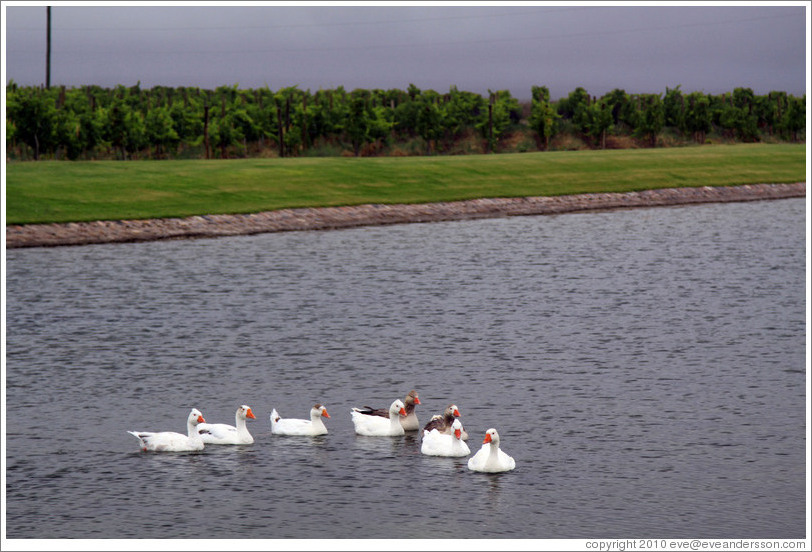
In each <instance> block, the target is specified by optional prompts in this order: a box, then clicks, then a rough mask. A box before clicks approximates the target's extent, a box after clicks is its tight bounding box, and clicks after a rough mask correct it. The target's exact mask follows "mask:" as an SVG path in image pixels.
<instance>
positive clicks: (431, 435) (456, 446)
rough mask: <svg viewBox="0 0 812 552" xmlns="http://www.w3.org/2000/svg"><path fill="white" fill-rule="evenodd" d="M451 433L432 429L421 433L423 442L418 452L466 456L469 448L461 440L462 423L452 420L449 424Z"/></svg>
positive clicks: (469, 450)
mask: <svg viewBox="0 0 812 552" xmlns="http://www.w3.org/2000/svg"><path fill="white" fill-rule="evenodd" d="M451 430H452V431H453V433H452V434H451V435H447V434H445V433H440V432H439V431H438V430H436V429H432V430H431V431H429V432H428V433H425V434H423V443H422V444H421V445H420V452H422V453H423V454H427V455H429V456H455V457H458V456H468V455H469V454H471V449H469V448H468V445H466V444H465V441H463V440H462V423H461V422H460V421H459V420H454V422H453V423H452V424H451Z"/></svg>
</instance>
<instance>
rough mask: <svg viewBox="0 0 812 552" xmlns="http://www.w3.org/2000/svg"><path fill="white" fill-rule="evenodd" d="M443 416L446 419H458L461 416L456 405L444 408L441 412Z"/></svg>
mask: <svg viewBox="0 0 812 552" xmlns="http://www.w3.org/2000/svg"><path fill="white" fill-rule="evenodd" d="M443 414H444V415H445V417H446V418H451V417H454V418H459V417H460V416H462V414H460V409H459V408H457V405H456V404H449V405H448V407H446V409H445V412H443Z"/></svg>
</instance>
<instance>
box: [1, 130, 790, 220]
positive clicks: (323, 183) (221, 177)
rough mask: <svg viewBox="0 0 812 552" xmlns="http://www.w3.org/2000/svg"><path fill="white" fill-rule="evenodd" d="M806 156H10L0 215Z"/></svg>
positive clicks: (565, 187)
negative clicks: (32, 159)
mask: <svg viewBox="0 0 812 552" xmlns="http://www.w3.org/2000/svg"><path fill="white" fill-rule="evenodd" d="M805 162H806V149H805V146H804V145H795V144H791V145H790V144H777V145H767V144H746V145H736V146H702V147H688V148H664V149H634V150H606V151H572V152H548V153H526V154H504V155H479V156H460V157H402V158H296V159H241V160H226V161H201V160H193V161H138V162H115V161H109V162H39V163H10V164H7V165H6V169H7V175H6V201H7V205H6V222H7V224H26V223H48V222H76V221H89V220H116V219H143V218H159V217H176V216H189V215H198V214H220V213H249V212H258V211H268V210H274V209H281V208H288V207H322V206H337V205H356V204H364V203H425V202H436V201H452V200H461V199H472V198H480V197H519V196H544V195H565V194H576V193H589V192H625V191H635V190H643V189H653V188H668V187H679V186H728V185H738V184H754V183H774V182H800V181H803V180H805V178H806V169H805Z"/></svg>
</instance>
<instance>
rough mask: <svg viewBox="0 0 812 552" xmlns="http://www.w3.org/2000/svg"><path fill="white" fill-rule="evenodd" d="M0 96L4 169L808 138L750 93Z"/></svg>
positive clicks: (794, 120)
mask: <svg viewBox="0 0 812 552" xmlns="http://www.w3.org/2000/svg"><path fill="white" fill-rule="evenodd" d="M6 92H7V96H6V97H7V104H6V144H7V145H6V157H7V159H33V160H37V159H43V158H46V159H72V160H73V159H122V160H125V159H167V158H206V159H210V158H230V157H254V156H279V157H289V156H306V155H355V156H359V155H432V154H454V153H466V152H473V153H480V152H482V153H487V152H499V151H508V150H506V146H505V144H504V141H505V138H506V136H508V135H509V134H511V133H514V134H516V133H519V134H521V133H524V135H525V136H527V135H530V136H532V138H533V140H534V142H535V144H534V146H533V148H530V149H537V150H549V149H567V148H571V147H572V146H571V144H570V145H568V142H567V141H566V140H565V139H564V137H571V138H573V139H577V140H579V141H580V143H581V144H583V145H584V147H590V148H605V147H607V140H614V142H617V138H618V137H625V138H626V139H627V142H625V144H626V147H628V144H633V145H634V147H656V146H658V145H668V144H666V143H665V142H664V141H663V140H662V137H663V135H664V134H669V135H675V136H679V137H681V138H683V139H684V140H690V141H693V142H696V143H700V144H701V143H705V142H706V140H707V139H708V138H707V137H708V135H709V134H711V133H714V135H715V136H719V137H721V138H722V139H725V140H730V141H745V142H755V141H760V140H765V139H770V140H786V141H799V140H805V138H806V136H805V124H806V112H805V105H806V95H804V96H803V97H801V98H798V97H794V96H791V95H788V94H787V93H785V92H770V93H769V94H767V95H763V96H759V95H756V94H754V93H753V91H752V90H751V89H749V88H736V89H735V90H734V91H733V92H731V93H725V94H720V95H710V94H704V93H702V92H691V93H689V94H685V93H683V92H682V91H681V90H680V87H679V86H677V87H676V88H666V91H665V93H664V94H627V93H626V92H625V91H623V90H619V89H616V90H613V91H611V92H609V93H608V94H605V95H604V96H602V97H600V98H598V97H593V96H590V95H589V94H588V93H587V91H586V90H585V89H584V88H581V87H579V88H576V89H575V90H573V91H572V92H570V93H569V95H568V96H567V97H566V98H562V99H560V100H558V101H551V99H550V92H549V90H548V89H547V88H546V87H544V86H534V87H532V90H531V96H532V99H531V101H530V103H529V105H528V104H527V103H520V102H519V101H518V100H517V99H516V98H513V97H512V96H511V94H510V92H509V91H507V90H499V91H489V94H488V95H487V96H482V95H480V94H475V93H471V92H464V91H461V90H458V89H457V87H455V86H452V87H451V88H450V90H449V91H448V92H447V93H444V94H441V93H438V92H435V91H434V90H420V89H419V88H417V87H416V86H414V85H409V87H408V89H406V90H405V91H404V90H397V89H392V90H378V89H374V90H366V89H357V90H353V91H351V92H347V91H346V90H344V88H343V87H338V88H336V89H331V90H319V91H317V92H315V93H312V92H310V91H309V90H307V91H305V90H300V89H298V88H297V87H295V86H294V87H288V88H283V89H280V90H277V91H276V92H274V91H272V90H270V89H269V88H267V87H266V88H259V89H243V90H241V89H239V88H238V86H236V85H235V86H221V87H218V88H217V89H215V90H204V89H200V88H184V87H181V88H168V87H163V86H156V87H153V88H150V89H142V88H141V87H140V84H137V85H135V86H132V87H125V86H117V87H115V88H112V89H111V88H102V87H99V86H82V87H79V88H66V87H64V86H63V87H54V88H49V89H45V88H42V87H22V86H18V85H16V84H15V83H14V82H13V81H12V82H10V83H9V84H8V85H7V87H6ZM628 140H631V141H630V142H629V141H628ZM463 142H465V143H468V144H469V147H468V149H467V150H466V149H465V148H461V147H460V143H463ZM621 147H624V146H621ZM527 150H528V146H527V145H526V144H525V145H524V146H523V147H522V148H520V149H518V150H517V151H527Z"/></svg>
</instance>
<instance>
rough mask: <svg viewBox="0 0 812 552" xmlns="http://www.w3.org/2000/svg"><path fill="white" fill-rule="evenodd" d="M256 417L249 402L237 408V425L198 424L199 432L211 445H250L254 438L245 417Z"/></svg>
mask: <svg viewBox="0 0 812 552" xmlns="http://www.w3.org/2000/svg"><path fill="white" fill-rule="evenodd" d="M246 418H251V419H252V420H255V419H256V416H254V413H253V412H252V411H251V407H250V406H248V405H247V404H244V405H242V406H241V407H239V408H238V409H237V414H236V415H235V420H236V422H235V423H236V426H233V425H228V424H205V423H203V424H198V426H197V432H198V433H199V434H200V437H201V438H202V439H203V442H204V443H206V444H210V445H250V444H251V443H253V442H254V438H253V437H252V436H251V434H250V433H249V432H248V427H246V425H245V419H246Z"/></svg>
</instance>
